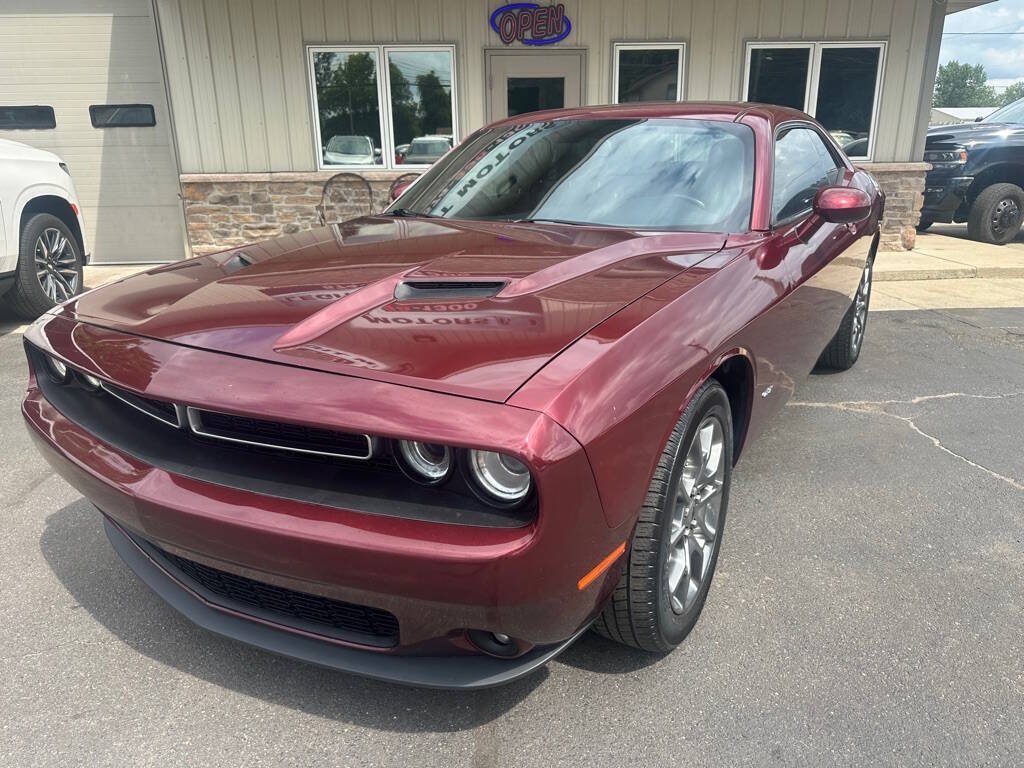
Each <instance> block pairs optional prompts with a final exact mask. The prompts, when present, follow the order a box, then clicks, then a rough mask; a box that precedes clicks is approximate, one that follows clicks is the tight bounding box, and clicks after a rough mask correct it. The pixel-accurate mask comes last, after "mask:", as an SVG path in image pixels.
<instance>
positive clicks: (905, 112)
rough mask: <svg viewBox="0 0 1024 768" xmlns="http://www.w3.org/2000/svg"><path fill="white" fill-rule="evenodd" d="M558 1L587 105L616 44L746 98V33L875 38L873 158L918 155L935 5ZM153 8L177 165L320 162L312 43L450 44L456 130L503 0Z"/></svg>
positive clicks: (236, 167)
mask: <svg viewBox="0 0 1024 768" xmlns="http://www.w3.org/2000/svg"><path fill="white" fill-rule="evenodd" d="M563 1H564V2H565V5H566V13H567V15H568V16H569V18H570V19H571V20H572V22H573V32H572V34H571V35H570V36H569V37H568V38H567V39H566V40H564V41H563V42H561V43H559V44H558V45H559V46H561V47H569V48H585V49H586V50H587V56H586V62H587V64H586V68H587V71H586V72H585V73H584V74H585V82H586V87H585V94H586V96H587V100H588V101H589V103H592V104H597V103H605V102H607V101H609V100H610V97H611V70H612V62H611V45H612V43H613V42H614V41H627V40H635V41H645V40H672V41H682V42H685V43H686V44H687V67H686V81H687V82H686V91H685V92H686V96H687V98H689V99H692V100H697V99H716V100H732V99H737V98H739V96H740V94H741V93H742V78H743V67H744V62H745V49H746V43H747V42H748V41H751V40H756V39H765V40H793V41H796V40H812V39H829V40H844V39H846V40H884V41H886V42H887V43H888V47H887V51H886V71H885V74H884V77H883V85H882V98H881V111H880V114H879V120H878V137H877V145H876V152H875V159H876V160H879V161H889V160H911V159H915V158H913V157H912V156H911V153H912V151H913V146H914V142H915V138H916V131H917V125H916V123H917V116H918V114H919V107H920V103H921V101H920V100H921V98H922V95H921V82H922V79H923V76H924V72H923V69H924V65H925V62H926V59H927V57H926V54H927V52H928V49H929V36H928V29H929V22H930V20H931V8H932V3H933V0H871V2H867V1H865V0H563ZM157 3H158V7H159V10H160V14H161V21H162V27H163V35H164V49H165V53H166V58H167V67H168V74H169V88H170V91H171V96H172V102H173V105H174V110H175V116H176V121H177V125H176V127H177V133H178V142H179V148H180V155H181V162H182V166H183V168H182V170H183V171H184V172H186V173H189V172H216V171H219V170H224V171H229V172H247V171H248V172H256V171H268V170H273V171H286V170H294V171H306V170H312V169H313V168H314V167H315V155H314V148H313V138H312V137H313V131H312V120H313V116H312V114H311V113H310V107H309V97H308V92H309V84H308V75H307V72H308V69H307V66H306V62H305V52H304V45H305V44H310V43H347V42H378V43H379V42H407V43H416V42H443V43H454V44H455V45H456V78H457V83H458V105H459V107H458V108H459V122H460V126H459V127H460V134H461V135H462V136H465V135H467V134H468V133H469V132H470V131H472V130H474V129H475V128H477V127H479V126H480V125H481V124H482V123H483V121H484V119H485V118H484V114H485V111H484V95H485V92H486V84H485V82H484V79H485V73H484V50H485V49H486V48H500V47H501V44H500V41H499V40H498V39H497V36H496V35H495V34H494V33H493V32H492V30H491V29H490V26H489V24H488V18H489V16H490V13H491V11H492V10H493V9H494V8H496V7H498V6H499V5H502V4H504V0H157ZM190 17H194V18H190ZM0 55H2V54H0ZM179 105H180V106H179ZM240 139H241V142H242V144H241V146H239V141H240Z"/></svg>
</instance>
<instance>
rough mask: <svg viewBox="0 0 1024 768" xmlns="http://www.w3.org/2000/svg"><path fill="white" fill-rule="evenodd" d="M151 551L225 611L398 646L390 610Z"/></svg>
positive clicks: (162, 551)
mask: <svg viewBox="0 0 1024 768" xmlns="http://www.w3.org/2000/svg"><path fill="white" fill-rule="evenodd" d="M154 549H156V550H157V551H158V552H159V553H160V555H161V556H162V557H163V558H165V559H166V560H167V562H168V563H170V564H171V565H172V566H173V567H174V569H175V570H177V571H179V572H180V573H181V575H183V576H185V577H186V579H187V580H189V581H192V582H194V583H195V584H198V585H199V586H200V587H202V588H203V589H204V590H206V591H207V592H209V593H212V594H213V595H215V596H216V597H217V598H220V599H221V600H219V601H217V602H219V603H220V604H221V605H223V606H224V607H226V608H234V607H240V608H242V610H243V611H244V612H245V609H246V608H248V609H256V610H257V611H259V612H260V613H262V614H268V618H272V619H274V620H276V621H277V622H278V623H281V624H285V625H287V626H291V627H294V628H297V629H306V630H313V631H316V630H317V629H318V628H322V629H326V630H327V632H326V634H330V635H334V636H339V637H341V638H343V639H354V640H355V641H357V642H364V643H366V644H369V645H378V646H392V645H396V644H397V643H398V619H396V618H395V616H394V614H392V613H389V612H388V611H384V610H381V609H379V608H370V607H368V606H365V605H355V604H353V603H344V602H341V601H340V600H331V599H330V598H326V597H320V596H319V595H310V594H306V593H305V592H296V591H295V590H292V589H285V588H284V587H277V586H274V585H273V584H266V583H264V582H262V581H256V580H254V579H248V578H246V577H244V576H238V575H236V574H234V573H227V572H226V571H221V570H219V569H217V568H212V567H210V566H208V565H203V564H202V563H197V562H195V561H194V560H188V559H186V558H184V557H179V556H178V555H174V554H171V553H170V552H167V551H166V550H163V549H160V548H159V547H155V546H154ZM222 601H223V602H222ZM232 604H234V605H232Z"/></svg>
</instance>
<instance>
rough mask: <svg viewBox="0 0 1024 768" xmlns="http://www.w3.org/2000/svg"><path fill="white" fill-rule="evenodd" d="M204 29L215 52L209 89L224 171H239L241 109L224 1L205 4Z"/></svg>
mask: <svg viewBox="0 0 1024 768" xmlns="http://www.w3.org/2000/svg"><path fill="white" fill-rule="evenodd" d="M206 29H207V33H208V36H209V39H210V40H212V41H214V44H215V45H216V46H217V48H218V55H216V56H213V57H211V62H210V63H211V66H212V68H213V87H214V92H215V94H216V102H217V122H218V125H219V128H220V143H221V145H222V147H223V156H224V167H225V168H240V167H243V166H244V165H245V163H246V158H245V131H244V129H243V127H242V105H241V103H240V94H239V89H238V76H237V74H236V73H237V69H236V67H235V52H234V49H233V47H232V45H231V20H230V14H229V12H228V3H227V0H209V2H207V3H206Z"/></svg>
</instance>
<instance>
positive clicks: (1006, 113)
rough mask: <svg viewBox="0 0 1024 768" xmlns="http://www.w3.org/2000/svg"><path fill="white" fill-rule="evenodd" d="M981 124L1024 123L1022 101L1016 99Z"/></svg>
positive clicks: (1023, 104)
mask: <svg viewBox="0 0 1024 768" xmlns="http://www.w3.org/2000/svg"><path fill="white" fill-rule="evenodd" d="M981 122H983V123H1024V99H1017V101H1015V102H1013V103H1012V104H1007V105H1006V106H1005V107H1003V108H1002V109H997V110H996V111H995V112H993V113H992V114H991V115H989V116H988V117H986V118H984V119H983V120H982V121H981Z"/></svg>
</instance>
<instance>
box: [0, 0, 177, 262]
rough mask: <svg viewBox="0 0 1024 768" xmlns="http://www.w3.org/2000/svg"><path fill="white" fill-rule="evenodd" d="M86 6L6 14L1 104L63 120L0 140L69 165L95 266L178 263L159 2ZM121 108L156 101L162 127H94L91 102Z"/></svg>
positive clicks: (1, 33)
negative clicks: (155, 10)
mask: <svg viewBox="0 0 1024 768" xmlns="http://www.w3.org/2000/svg"><path fill="white" fill-rule="evenodd" d="M80 8H81V5H80V4H79V3H76V2H70V1H66V2H57V1H55V0H34V2H32V3H31V4H29V3H17V4H15V3H13V2H9V3H5V4H4V5H3V8H2V9H0V100H2V101H3V103H7V104H45V105H49V106H52V107H53V110H54V115H55V117H56V120H57V127H56V128H55V129H51V130H36V131H9V130H4V131H0V137H2V138H5V139H10V140H12V141H20V142H23V143H25V144H29V145H31V146H34V147H39V148H40V149H46V150H50V151H52V152H55V153H57V154H58V155H60V156H61V158H63V159H64V160H65V161H66V162H67V164H68V166H69V167H70V169H71V174H72V176H73V178H74V182H75V188H76V190H77V192H78V197H79V203H80V204H81V207H82V215H83V218H84V219H85V237H86V240H87V241H88V244H89V249H90V251H91V252H92V255H93V259H94V261H95V262H96V263H103V262H116V261H166V260H168V259H176V258H180V257H181V256H182V255H183V253H184V221H183V217H182V210H181V203H180V201H179V198H178V193H179V191H180V185H179V183H178V170H177V165H176V162H175V159H174V153H173V148H172V138H171V117H170V114H169V113H168V109H167V96H166V90H165V86H164V76H163V69H162V67H161V63H160V57H159V55H158V53H157V35H156V29H155V25H154V19H153V14H152V6H151V4H150V2H149V0H122V1H121V2H96V3H93V4H91V5H90V8H89V12H88V13H81V12H80ZM172 55H173V53H172ZM118 103H121V104H128V103H143V104H152V105H153V109H154V112H155V115H156V125H155V126H152V127H134V128H107V129H100V128H94V127H93V126H92V123H91V121H90V117H89V107H90V106H91V105H93V104H118ZM183 124H186V125H187V114H186V116H185V117H184V120H183Z"/></svg>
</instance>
